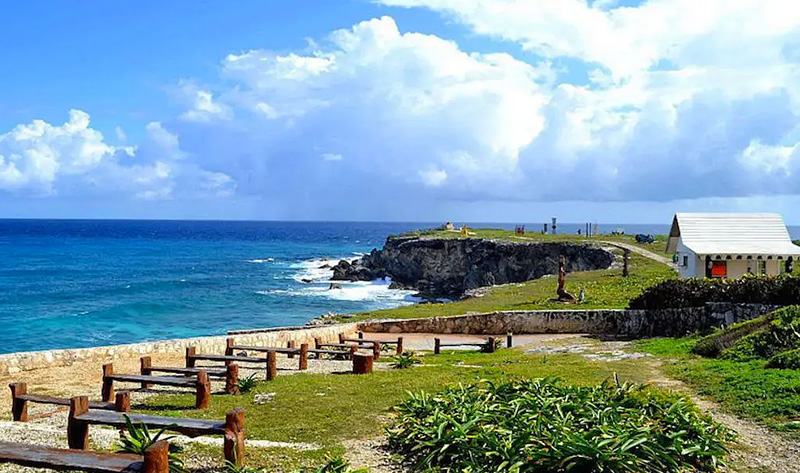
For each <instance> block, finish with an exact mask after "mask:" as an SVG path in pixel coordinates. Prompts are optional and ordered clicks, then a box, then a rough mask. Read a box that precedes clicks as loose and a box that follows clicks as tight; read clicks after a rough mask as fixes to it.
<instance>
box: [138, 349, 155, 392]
mask: <svg viewBox="0 0 800 473" xmlns="http://www.w3.org/2000/svg"><path fill="white" fill-rule="evenodd" d="M152 367H153V359H152V358H150V357H149V356H143V357H141V358H139V372H140V373H142V375H144V376H150V375H151V374H153V371H152V370H151V369H150V368H152ZM152 387H153V385H152V384H150V383H142V389H150V388H152Z"/></svg>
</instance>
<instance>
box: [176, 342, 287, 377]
mask: <svg viewBox="0 0 800 473" xmlns="http://www.w3.org/2000/svg"><path fill="white" fill-rule="evenodd" d="M198 361H222V362H225V363H226V364H230V363H233V362H236V363H244V364H264V365H266V377H267V381H272V380H273V379H275V378H276V377H278V357H277V354H276V353H275V352H274V351H269V352H267V356H265V357H264V358H256V357H251V356H235V355H198V354H197V348H196V347H187V348H186V367H187V368H194V367H195V363H197V362H198Z"/></svg>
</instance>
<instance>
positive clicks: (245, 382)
mask: <svg viewBox="0 0 800 473" xmlns="http://www.w3.org/2000/svg"><path fill="white" fill-rule="evenodd" d="M256 376H257V375H256V373H253V374H251V375H250V376H248V377H246V378H239V380H238V381H236V387H237V388H238V389H239V393H241V394H247V393H249V392H250V391H252V390H253V388H255V387H256V386H257V385H258V380H257V379H256Z"/></svg>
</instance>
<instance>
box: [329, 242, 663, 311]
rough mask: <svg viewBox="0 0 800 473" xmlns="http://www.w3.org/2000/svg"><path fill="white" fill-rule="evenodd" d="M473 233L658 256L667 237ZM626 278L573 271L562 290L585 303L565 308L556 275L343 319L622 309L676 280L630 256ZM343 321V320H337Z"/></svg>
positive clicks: (647, 260) (616, 272) (617, 270)
mask: <svg viewBox="0 0 800 473" xmlns="http://www.w3.org/2000/svg"><path fill="white" fill-rule="evenodd" d="M470 232H472V233H474V235H471V236H470V238H487V239H498V240H508V241H516V242H525V241H553V242H560V241H568V242H575V243H582V242H586V241H589V242H598V243H599V242H603V241H609V242H617V243H626V244H631V245H636V246H638V247H641V248H644V249H647V250H650V251H652V252H654V253H657V254H659V255H662V254H663V252H664V249H665V248H666V237H664V236H658V237H657V239H656V242H655V243H652V244H645V243H643V244H639V243H636V241H635V239H634V237H633V236H630V235H600V236H597V237H593V238H591V239H588V240H587V238H586V237H585V236H581V235H542V234H539V233H527V234H526V235H525V236H523V237H518V236H516V235H515V234H514V232H513V231H507V230H495V229H470ZM406 235H426V236H431V237H437V238H438V237H441V238H460V236H459V233H458V232H454V231H445V230H420V231H416V232H409V233H407V234H406ZM622 252H623V250H621V249H615V250H614V253H615V254H616V255H617V259H618V260H621V256H622ZM629 268H630V276H629V277H627V278H623V277H622V271H621V269H620V268H611V269H605V270H597V271H580V272H573V273H570V274H569V275H568V276H567V290H568V291H570V292H572V293H573V294H576V295H577V294H578V292H580V289H581V288H583V289H584V290H585V291H586V299H585V300H584V302H583V303H582V304H581V305H579V306H566V305H564V304H563V303H559V302H553V301H552V299H553V298H554V297H555V295H556V286H557V281H556V278H555V277H543V278H540V279H535V280H531V281H526V282H524V283H517V284H506V285H502V286H495V287H490V288H487V289H486V291H485V293H484V294H483V295H482V296H480V297H472V298H468V299H463V300H459V301H454V302H447V303H436V304H415V305H410V306H403V307H397V308H394V309H386V310H378V311H371V312H364V313H359V314H355V316H354V317H353V316H348V317H347V320H349V321H352V320H366V319H405V318H417V317H441V316H447V315H461V314H466V313H470V312H492V311H498V310H545V309H565V308H571V307H579V308H582V309H600V308H606V309H621V308H624V307H626V306H627V304H628V301H629V300H630V299H631V298H633V297H635V296H637V295H639V294H640V293H641V292H642V291H643V290H644V289H645V288H647V287H649V286H651V285H653V284H656V283H658V282H661V281H663V280H665V279H669V278H674V277H676V276H677V275H676V273H675V272H674V271H673V270H672V269H671V268H670V267H669V266H667V265H665V264H663V263H661V262H658V261H655V260H653V259H650V258H647V257H645V256H641V255H639V254H636V253H633V254H632V255H631V258H630V266H629ZM341 320H344V318H341Z"/></svg>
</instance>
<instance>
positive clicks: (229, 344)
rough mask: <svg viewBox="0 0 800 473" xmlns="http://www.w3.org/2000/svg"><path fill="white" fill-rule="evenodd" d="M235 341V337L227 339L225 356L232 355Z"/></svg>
mask: <svg viewBox="0 0 800 473" xmlns="http://www.w3.org/2000/svg"><path fill="white" fill-rule="evenodd" d="M234 345H235V343H234V340H233V338H227V339H225V356H232V355H233V347H234Z"/></svg>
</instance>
